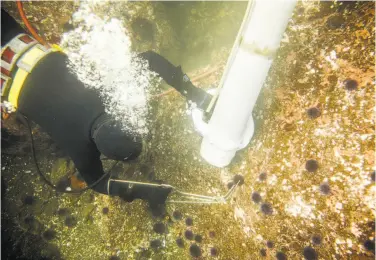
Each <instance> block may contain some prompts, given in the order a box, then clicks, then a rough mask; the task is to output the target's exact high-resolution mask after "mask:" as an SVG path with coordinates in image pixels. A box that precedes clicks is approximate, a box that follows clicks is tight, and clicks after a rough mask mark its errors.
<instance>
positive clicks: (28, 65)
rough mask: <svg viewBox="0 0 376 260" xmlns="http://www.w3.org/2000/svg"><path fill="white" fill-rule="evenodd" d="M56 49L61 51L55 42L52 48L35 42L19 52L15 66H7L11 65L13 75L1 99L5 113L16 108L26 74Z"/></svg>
mask: <svg viewBox="0 0 376 260" xmlns="http://www.w3.org/2000/svg"><path fill="white" fill-rule="evenodd" d="M56 51H61V52H62V49H61V48H60V47H59V46H58V45H55V44H54V45H52V48H48V49H47V48H45V47H44V46H42V45H41V44H35V45H33V46H32V47H31V48H29V49H27V50H26V51H25V52H24V53H22V54H21V56H20V57H19V58H18V59H17V61H16V63H15V64H14V65H15V66H8V67H12V69H11V72H13V73H14V74H13V75H14V77H13V79H11V81H10V82H9V83H10V84H9V85H8V89H9V91H8V95H7V96H5V97H3V98H5V100H3V104H2V105H4V107H5V108H6V113H11V112H13V111H15V110H16V109H17V108H18V106H19V104H18V97H19V96H20V93H21V91H22V88H23V86H24V83H25V81H26V78H27V76H28V75H29V74H30V73H31V72H32V70H33V68H34V67H35V66H36V65H37V64H38V62H40V61H41V60H42V59H43V58H44V57H46V56H47V55H48V54H49V53H51V52H56Z"/></svg>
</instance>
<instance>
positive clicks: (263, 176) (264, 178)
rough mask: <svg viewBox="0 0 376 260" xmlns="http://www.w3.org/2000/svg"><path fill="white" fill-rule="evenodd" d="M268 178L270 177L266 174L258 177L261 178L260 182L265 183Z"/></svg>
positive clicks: (263, 173)
mask: <svg viewBox="0 0 376 260" xmlns="http://www.w3.org/2000/svg"><path fill="white" fill-rule="evenodd" d="M267 177H268V175H267V174H266V172H262V173H260V175H259V176H258V178H259V180H260V181H265V180H266V178H267Z"/></svg>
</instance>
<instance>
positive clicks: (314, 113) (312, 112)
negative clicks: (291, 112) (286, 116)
mask: <svg viewBox="0 0 376 260" xmlns="http://www.w3.org/2000/svg"><path fill="white" fill-rule="evenodd" d="M307 115H308V117H309V118H311V119H315V118H318V117H319V116H321V111H320V110H319V109H318V108H317V107H311V108H308V109H307Z"/></svg>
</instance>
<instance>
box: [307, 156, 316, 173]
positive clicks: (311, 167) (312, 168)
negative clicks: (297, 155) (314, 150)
mask: <svg viewBox="0 0 376 260" xmlns="http://www.w3.org/2000/svg"><path fill="white" fill-rule="evenodd" d="M305 168H306V170H307V171H308V172H315V171H317V169H318V168H319V163H318V162H317V161H316V160H313V159H310V160H308V161H307V162H306V164H305Z"/></svg>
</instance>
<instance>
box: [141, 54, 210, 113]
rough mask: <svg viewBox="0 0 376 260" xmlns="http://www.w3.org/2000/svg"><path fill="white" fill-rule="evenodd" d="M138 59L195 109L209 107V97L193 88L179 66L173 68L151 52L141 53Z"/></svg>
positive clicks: (200, 90)
mask: <svg viewBox="0 0 376 260" xmlns="http://www.w3.org/2000/svg"><path fill="white" fill-rule="evenodd" d="M139 57H142V58H144V59H146V60H147V61H148V63H149V69H150V70H151V71H154V72H156V73H157V74H158V75H159V76H160V77H161V78H163V79H164V80H165V81H166V83H167V84H169V85H170V86H172V87H173V88H175V89H176V90H177V91H179V92H180V94H182V95H183V96H184V97H185V98H187V100H189V101H191V102H193V103H196V105H197V107H199V108H203V109H205V108H206V107H207V106H208V105H209V103H210V100H211V95H210V94H208V93H206V92H205V91H204V90H202V89H200V88H197V87H195V86H194V85H193V84H192V82H191V80H190V79H189V77H188V76H187V75H186V74H184V73H183V71H182V70H181V67H180V66H178V67H175V66H174V65H172V64H171V63H170V62H169V61H168V60H167V59H165V58H163V57H162V56H161V55H159V54H157V53H155V52H153V51H147V52H143V53H141V54H139Z"/></svg>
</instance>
